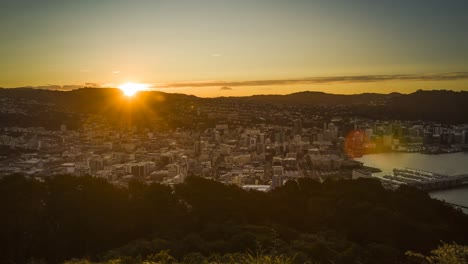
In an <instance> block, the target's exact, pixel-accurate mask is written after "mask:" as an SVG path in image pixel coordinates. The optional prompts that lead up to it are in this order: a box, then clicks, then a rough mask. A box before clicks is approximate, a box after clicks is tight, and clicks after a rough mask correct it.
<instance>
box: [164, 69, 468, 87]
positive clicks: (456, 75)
mask: <svg viewBox="0 0 468 264" xmlns="http://www.w3.org/2000/svg"><path fill="white" fill-rule="evenodd" d="M463 79H468V72H450V73H436V74H394V75H356V76H332V77H310V78H301V79H278V80H251V81H207V82H183V83H171V84H167V85H164V87H167V88H177V87H212V86H222V87H232V86H268V85H288V84H289V85H298V84H324V83H363V82H384V81H453V80H463Z"/></svg>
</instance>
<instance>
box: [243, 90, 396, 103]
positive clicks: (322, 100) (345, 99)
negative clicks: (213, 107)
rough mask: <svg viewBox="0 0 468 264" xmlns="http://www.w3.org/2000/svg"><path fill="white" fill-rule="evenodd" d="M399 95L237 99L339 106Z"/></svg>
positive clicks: (308, 94) (311, 94)
mask: <svg viewBox="0 0 468 264" xmlns="http://www.w3.org/2000/svg"><path fill="white" fill-rule="evenodd" d="M397 95H399V94H388V95H387V94H376V93H363V94H356V95H343V94H327V93H323V92H298V93H292V94H287V95H254V96H249V97H236V99H239V100H243V101H246V102H252V103H268V104H288V105H339V104H368V103H369V102H374V101H377V100H385V99H390V98H393V97H395V96H397Z"/></svg>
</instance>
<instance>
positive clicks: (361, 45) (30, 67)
mask: <svg viewBox="0 0 468 264" xmlns="http://www.w3.org/2000/svg"><path fill="white" fill-rule="evenodd" d="M467 9H468V3H467V2H466V1H463V0H451V1H423V0H417V1H400V0H397V1H370V0H369V1H366V0H361V1H352V2H351V1H303V0H293V1H277V0H273V1H262V0H256V1H252V0H249V1H244V0H241V1H223V0H221V1H215V0H202V1H188V0H186V1H184V0H181V1H164V0H155V1H145V0H139V1H122V0H117V1H114V0H100V1H89V0H84V1H54V0H43V1H33V0H19V1H4V2H2V4H1V8H0V30H1V32H2V34H1V35H0V43H2V44H1V48H0V56H1V58H2V60H1V61H0V87H7V88H10V87H24V86H33V87H38V86H39V87H42V88H48V87H50V88H54V89H70V88H78V87H82V86H95V87H117V86H119V85H121V84H122V83H127V82H133V83H144V84H148V86H149V87H152V88H153V89H157V90H162V91H167V92H176V93H186V94H194V95H197V96H202V97H215V96H244V95H252V94H288V93H292V92H298V91H305V90H310V91H324V92H327V93H335V94H354V93H364V92H373V93H390V92H400V93H411V92H414V91H416V90H418V89H429V90H432V89H450V90H467V89H468V88H467V83H468V66H467V64H466V61H467V60H468V49H466V47H467V46H468V34H466V30H467V28H468V22H467V19H466V18H465V16H466V14H465V11H466V10H467ZM57 86H59V87H57Z"/></svg>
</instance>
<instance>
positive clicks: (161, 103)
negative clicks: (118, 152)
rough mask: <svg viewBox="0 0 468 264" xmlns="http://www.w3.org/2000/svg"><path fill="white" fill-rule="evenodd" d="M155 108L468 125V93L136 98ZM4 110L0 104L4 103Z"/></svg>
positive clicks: (95, 96) (72, 95)
mask: <svg viewBox="0 0 468 264" xmlns="http://www.w3.org/2000/svg"><path fill="white" fill-rule="evenodd" d="M0 98H10V99H12V100H34V101H36V102H40V103H44V104H52V105H55V106H57V107H59V108H66V109H71V110H73V111H77V112H82V113H102V112H104V111H115V108H116V107H118V106H117V105H116V104H115V102H116V101H122V95H121V91H120V90H118V89H110V88H105V89H104V88H83V89H76V90H72V91H53V90H41V89H32V88H10V89H2V88H0ZM132 100H136V101H137V102H141V103H143V102H144V103H145V105H147V106H148V107H157V108H158V110H159V111H161V110H164V109H166V108H167V109H168V108H170V107H172V106H174V105H177V106H180V105H183V104H192V105H203V104H205V103H210V104H212V103H217V102H219V103H243V104H270V105H290V106H293V105H302V106H319V105H322V106H327V107H333V106H343V105H344V106H349V107H350V111H352V114H355V115H357V116H364V117H369V118H378V119H402V120H417V119H420V120H428V121H437V122H444V123H445V122H447V123H466V122H468V92H463V91H462V92H455V91H447V90H439V91H422V90H420V91H417V92H414V93H411V94H399V93H391V94H376V93H364V94H356V95H339V94H327V93H323V92H299V93H293V94H287V95H254V96H246V97H217V98H200V97H196V96H192V95H185V94H171V93H164V92H159V91H145V92H140V93H139V95H138V96H137V97H136V98H134V99H132ZM0 106H1V104H0Z"/></svg>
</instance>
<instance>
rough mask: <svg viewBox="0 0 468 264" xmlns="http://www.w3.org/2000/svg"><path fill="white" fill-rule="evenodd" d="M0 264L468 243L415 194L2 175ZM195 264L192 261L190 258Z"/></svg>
mask: <svg viewBox="0 0 468 264" xmlns="http://www.w3.org/2000/svg"><path fill="white" fill-rule="evenodd" d="M0 210H1V211H2V217H1V218H0V258H1V259H0V263H28V262H29V261H31V260H32V259H35V260H38V261H39V260H43V261H45V262H46V263H61V262H63V261H65V260H70V259H73V258H78V259H89V260H90V261H96V262H97V261H101V262H105V261H110V260H113V259H114V260H115V259H138V258H140V260H144V259H145V258H147V257H148V256H153V255H155V254H158V253H159V252H161V251H165V250H168V254H170V256H172V257H173V258H175V259H177V260H178V261H183V260H186V259H188V258H190V259H191V258H195V259H197V258H198V259H200V258H207V259H209V258H210V257H211V259H215V258H222V257H223V256H224V257H226V258H229V257H232V256H236V254H247V253H250V254H254V255H255V254H256V253H257V252H259V253H261V254H263V255H266V256H271V257H275V256H277V257H281V258H285V259H290V258H293V259H294V262H295V263H304V262H306V261H309V260H313V261H314V262H315V263H331V262H332V263H398V262H400V263H404V262H403V261H405V260H406V256H405V252H406V251H408V250H411V251H414V252H421V253H429V251H430V250H432V249H434V248H436V247H437V246H438V245H440V243H441V241H444V242H447V243H451V242H456V243H458V244H461V245H466V244H468V216H467V215H465V214H463V213H462V212H461V211H459V210H455V209H453V208H451V207H449V206H447V205H445V204H444V203H442V202H440V201H437V200H433V199H431V198H430V197H429V196H428V195H427V194H426V193H424V192H421V191H418V190H416V189H412V188H409V187H401V188H400V189H398V190H396V191H388V190H385V189H383V188H382V186H381V185H380V183H379V182H378V181H374V180H356V181H344V180H343V181H326V182H324V183H322V184H320V183H318V182H316V181H314V180H311V179H300V180H299V181H298V182H294V181H290V182H288V183H287V184H286V185H285V186H284V187H282V188H279V189H275V190H274V191H271V192H269V193H261V192H249V191H244V190H242V189H240V188H238V187H236V186H227V185H223V184H221V183H218V182H214V181H211V180H206V179H203V178H195V177H192V178H190V177H189V178H187V181H186V182H185V183H183V184H179V185H176V186H175V187H174V189H172V188H170V187H168V186H163V185H159V184H153V185H144V184H141V183H139V182H132V183H131V184H130V185H129V186H128V188H122V187H116V186H113V185H111V184H109V183H107V182H106V181H104V180H101V179H96V178H91V177H80V178H77V177H71V176H57V177H49V178H45V181H44V182H41V181H37V180H35V179H29V178H25V177H22V176H10V177H6V178H3V179H2V180H0ZM194 263H197V262H194Z"/></svg>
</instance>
